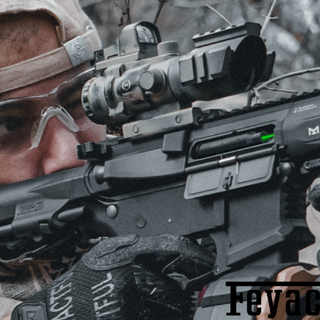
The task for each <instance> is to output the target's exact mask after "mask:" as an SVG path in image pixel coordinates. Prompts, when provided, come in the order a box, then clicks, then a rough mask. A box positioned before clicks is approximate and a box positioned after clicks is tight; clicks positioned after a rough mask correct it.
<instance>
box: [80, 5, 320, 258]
mask: <svg viewBox="0 0 320 320" xmlns="http://www.w3.org/2000/svg"><path fill="white" fill-rule="evenodd" d="M79 1H80V4H81V5H82V6H83V8H84V9H85V11H86V12H87V14H88V15H89V16H90V17H91V19H92V20H93V22H94V23H95V25H96V26H97V28H98V31H99V33H100V36H101V38H102V41H103V45H104V47H107V46H110V45H112V44H113V43H114V42H115V41H116V38H117V37H118V35H119V33H120V31H121V30H122V28H123V26H124V25H126V24H128V22H129V21H130V20H131V22H132V23H133V22H138V21H149V22H154V19H155V17H156V13H157V10H158V7H159V4H160V3H164V5H163V8H162V11H161V14H160V16H159V19H158V22H157V26H158V28H159V30H160V33H161V37H162V40H163V41H167V40H176V41H178V42H179V47H180V51H181V53H182V54H186V53H188V52H189V51H191V50H192V49H193V42H192V36H193V35H195V34H198V33H203V32H206V31H213V30H216V29H218V28H224V27H227V26H228V23H226V22H225V21H224V20H223V19H222V18H221V17H220V16H219V15H218V14H217V13H215V12H214V11H213V10H212V9H210V7H212V8H214V9H215V10H217V11H218V12H219V13H220V14H221V15H223V17H225V18H226V19H227V20H228V21H229V22H231V23H232V24H233V25H242V24H244V23H245V22H257V23H260V24H261V25H264V23H265V17H266V16H267V15H268V13H269V11H270V9H271V8H273V10H272V13H271V16H272V19H271V20H270V21H269V23H268V24H267V26H266V29H265V30H264V32H263V34H262V38H263V39H264V40H265V42H266V45H267V48H268V51H275V52H276V62H275V66H274V72H273V76H272V77H273V78H274V77H277V76H280V75H283V74H285V73H289V72H295V71H298V70H302V69H310V68H315V67H319V66H320V40H319V39H320V5H319V4H320V1H318V0H277V1H276V2H275V5H274V6H273V4H274V0H160V1H159V0H79ZM209 6H210V7H209ZM128 12H129V13H130V15H128ZM129 17H130V20H129ZM319 78H320V72H316V73H305V74H303V75H301V76H295V77H294V78H289V79H286V80H284V81H281V82H279V83H277V84H273V85H272V86H273V87H277V88H281V89H285V90H289V91H291V90H294V91H297V92H302V91H313V90H314V89H315V88H320V80H319ZM291 94H292V93H291V92H289V93H276V92H274V91H269V92H266V91H264V93H262V101H263V100H264V99H276V98H279V97H280V96H284V97H289V96H290V95H291ZM198 104H199V103H198ZM201 104H202V106H203V105H204V107H206V106H208V105H209V106H210V107H211V108H212V107H217V108H225V109H229V110H230V109H233V108H239V107H243V106H244V105H245V104H246V95H238V96H233V97H230V98H225V99H219V100H216V101H211V102H209V103H204V104H203V103H200V105H201ZM319 217H320V216H319ZM319 221H320V220H319ZM319 230H320V223H319ZM318 234H320V232H319V233H318ZM317 240H318V242H319V243H320V238H318V239H317ZM319 246H320V244H317V245H315V246H312V247H310V248H307V249H305V250H304V251H302V254H301V260H302V261H307V262H311V263H316V251H317V247H319Z"/></svg>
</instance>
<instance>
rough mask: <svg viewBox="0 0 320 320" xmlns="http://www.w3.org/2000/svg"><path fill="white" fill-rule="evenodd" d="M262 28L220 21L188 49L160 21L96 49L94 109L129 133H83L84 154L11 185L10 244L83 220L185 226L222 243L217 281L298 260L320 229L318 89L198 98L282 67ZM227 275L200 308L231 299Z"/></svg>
mask: <svg viewBox="0 0 320 320" xmlns="http://www.w3.org/2000/svg"><path fill="white" fill-rule="evenodd" d="M259 31H260V26H259V25H256V24H251V23H248V24H245V25H244V26H242V27H232V28H228V29H225V30H220V31H219V32H215V33H211V32H208V33H205V34H203V35H199V36H197V37H195V38H194V41H195V44H196V49H195V50H193V51H192V52H191V53H189V54H188V55H185V56H180V55H178V52H177V48H176V44H175V43H171V42H169V43H160V38H159V33H158V31H157V29H156V28H155V27H154V26H152V25H151V24H149V23H145V22H143V23H138V24H134V25H131V26H129V27H127V28H125V29H124V32H123V33H122V35H121V36H120V38H119V40H118V42H117V44H116V45H115V46H114V47H112V48H109V49H107V50H104V51H102V52H97V53H96V64H95V66H96V71H97V77H96V78H94V79H92V80H90V81H89V82H88V83H87V84H86V85H85V87H84V89H83V104H84V107H85V109H86V111H87V114H88V116H89V117H90V118H91V119H92V120H94V121H96V122H99V123H109V122H110V121H111V122H125V124H124V126H123V137H117V138H114V139H108V140H106V141H103V142H101V143H98V144H95V143H86V144H84V145H82V146H80V147H79V149H78V154H79V157H80V158H82V159H87V160H89V161H88V163H87V165H85V166H84V167H82V168H75V169H71V170H66V171H63V172H57V173H54V174H52V175H48V176H44V177H40V178H36V179H31V180H28V181H22V182H19V183H16V184H12V185H9V186H6V187H3V188H2V189H1V203H0V214H1V218H2V223H1V227H0V238H1V239H2V245H3V246H5V247H6V248H8V249H9V250H17V249H18V248H19V249H20V250H25V249H28V248H32V247H35V246H41V245H42V244H43V243H45V244H47V243H52V241H56V239H57V238H58V237H65V236H66V234H68V235H70V234H72V233H80V234H82V235H83V236H85V237H97V236H108V237H113V236H117V235H126V234H139V235H160V234H174V235H184V236H188V237H190V238H192V239H195V240H198V241H201V242H202V243H203V244H208V245H209V246H213V247H214V250H215V251H216V254H217V259H216V265H215V268H214V270H212V273H211V274H210V275H208V276H209V277H208V279H210V281H213V280H217V279H218V278H219V277H221V276H223V275H224V274H227V276H228V275H229V274H231V276H230V277H231V278H233V279H237V278H239V279H240V280H241V279H246V280H257V279H260V280H261V279H264V280H268V279H273V277H274V276H275V275H276V274H277V272H278V271H280V270H282V269H283V268H284V266H287V264H285V263H290V264H294V263H296V262H297V261H298V258H297V254H298V250H299V249H301V248H303V247H305V246H307V245H309V244H311V243H312V242H313V237H312V236H311V234H310V233H309V231H308V228H307V226H306V223H305V206H306V205H305V190H306V189H307V187H308V186H309V184H310V183H311V181H312V180H313V179H314V178H315V177H316V176H317V175H318V174H319V168H320V164H319V163H320V160H319V159H318V155H317V151H318V149H319V143H320V140H319V117H320V115H319V102H318V101H319V96H320V93H319V92H318V91H315V92H312V93H308V94H303V95H300V96H294V97H292V98H290V99H287V100H279V101H275V102H270V103H266V104H261V105H255V106H253V107H250V106H248V107H245V108H243V109H241V110H234V111H232V112H226V111H224V110H218V109H210V110H207V111H202V110H201V109H199V108H190V106H191V103H192V102H193V101H195V100H211V99H214V98H220V97H223V96H226V95H230V94H235V93H239V92H243V91H246V90H248V89H250V88H252V87H253V86H254V85H255V84H256V83H257V82H258V81H261V79H267V78H268V77H269V76H270V74H271V69H272V65H273V59H274V54H271V55H267V54H266V49H265V46H264V44H263V41H262V40H261V38H260V37H259ZM158 43H159V44H158ZM157 48H158V49H157ZM266 65H267V66H268V65H269V67H266ZM270 66H271V67H270ZM132 120H134V121H133V122H132ZM130 121H131V122H130ZM257 265H263V266H264V268H261V267H259V268H258V267H256V266H257ZM243 268H245V269H243ZM239 270H240V271H239ZM231 272H233V273H231ZM208 281H209V280H208ZM190 282H192V281H190ZM217 284H219V281H215V282H213V283H212V284H211V285H210V287H209V289H210V290H208V291H207V292H208V293H207V296H205V297H204V299H203V305H202V308H199V310H198V312H197V314H196V317H195V319H206V320H207V319H209V318H210V319H211V317H212V319H213V318H215V317H218V319H220V318H221V317H224V316H225V314H226V312H228V311H230V308H229V306H228V302H227V300H226V299H225V297H226V296H227V295H228V293H226V292H225V291H221V286H220V287H219V285H217ZM187 285H190V284H187ZM215 288H218V289H215ZM224 290H226V289H224ZM227 291H228V288H227ZM249 318H250V317H249Z"/></svg>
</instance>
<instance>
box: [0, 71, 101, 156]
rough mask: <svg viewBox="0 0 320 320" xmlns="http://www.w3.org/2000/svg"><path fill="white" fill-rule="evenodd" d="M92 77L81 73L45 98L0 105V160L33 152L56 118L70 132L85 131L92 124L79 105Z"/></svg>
mask: <svg viewBox="0 0 320 320" xmlns="http://www.w3.org/2000/svg"><path fill="white" fill-rule="evenodd" d="M94 76H95V74H94V70H93V69H90V70H87V71H84V72H82V73H80V74H78V75H76V76H75V77H73V78H71V79H70V80H67V81H65V82H63V83H61V84H60V85H59V86H57V87H56V88H54V89H53V90H52V91H51V92H49V93H47V94H44V95H37V96H29V97H22V98H16V99H11V100H6V101H1V102H0V156H6V155H13V154H17V153H21V152H25V151H27V150H31V149H33V148H36V147H37V146H38V145H39V143H40V141H41V137H42V135H43V133H44V130H45V127H46V124H47V122H48V121H49V119H50V118H51V117H54V116H55V117H57V118H58V119H59V120H60V121H61V122H62V123H63V124H64V125H65V126H66V127H67V128H68V129H69V130H70V131H72V132H78V131H82V130H87V129H88V128H89V127H90V126H91V125H92V124H93V123H92V122H91V121H90V120H89V119H88V117H87V116H86V115H85V112H84V111H83V108H82V104H81V91H82V88H83V86H84V84H85V83H86V82H87V81H88V80H89V79H91V78H93V77H94Z"/></svg>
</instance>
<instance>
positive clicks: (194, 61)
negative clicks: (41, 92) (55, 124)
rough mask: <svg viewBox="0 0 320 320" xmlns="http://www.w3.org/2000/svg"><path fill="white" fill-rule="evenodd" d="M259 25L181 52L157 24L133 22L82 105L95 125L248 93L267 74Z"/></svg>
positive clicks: (201, 38) (207, 38) (199, 39)
mask: <svg viewBox="0 0 320 320" xmlns="http://www.w3.org/2000/svg"><path fill="white" fill-rule="evenodd" d="M260 29H261V26H260V25H259V24H255V23H246V24H245V25H243V26H239V27H230V28H226V29H223V30H218V31H216V32H206V33H204V34H200V35H196V36H194V37H193V41H194V44H195V49H194V50H192V51H191V52H190V53H188V54H186V55H180V53H179V50H178V44H177V42H173V41H168V42H161V40H160V34H159V31H158V29H157V28H156V27H155V26H154V25H153V24H151V23H148V22H140V23H136V24H133V25H129V26H127V27H125V28H124V29H123V31H122V33H121V35H120V37H119V38H118V40H117V43H116V44H115V45H114V46H113V47H110V48H107V49H105V50H104V51H103V52H101V53H100V55H102V53H103V55H102V59H101V57H100V61H97V62H96V64H95V68H96V73H97V77H95V78H93V79H91V80H89V81H88V82H87V84H86V85H85V86H84V89H83V92H82V103H83V107H84V109H85V111H86V113H87V115H88V116H89V118H90V119H91V120H92V121H94V122H96V123H101V124H105V123H108V122H110V121H115V122H117V121H118V122H122V123H124V122H126V121H128V119H130V120H132V119H138V120H139V119H147V118H151V117H153V116H156V115H161V114H164V113H168V112H173V111H178V110H180V109H182V108H185V107H190V106H191V103H192V102H194V101H197V100H204V101H209V100H213V99H217V98H221V97H225V96H229V95H233V94H238V93H241V92H245V91H247V90H249V89H251V88H252V87H253V86H254V85H256V84H257V82H258V81H259V80H260V79H261V77H262V75H263V74H265V73H266V71H265V68H266V61H267V52H266V47H265V44H264V42H263V40H262V39H261V38H260V36H259V33H260ZM105 55H107V58H106V59H105ZM268 72H269V73H270V74H271V71H270V70H269V71H267V73H268Z"/></svg>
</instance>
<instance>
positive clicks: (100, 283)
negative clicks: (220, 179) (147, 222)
mask: <svg viewBox="0 0 320 320" xmlns="http://www.w3.org/2000/svg"><path fill="white" fill-rule="evenodd" d="M214 262H215V256H214V254H213V253H211V252H210V251H208V250H207V249H205V248H203V247H201V246H200V245H198V244H195V243H193V242H191V241H189V240H187V239H185V238H180V237H176V236H169V235H163V236H159V237H139V236H136V235H132V236H127V237H118V238H111V239H106V240H104V241H102V242H100V243H99V244H97V245H96V246H95V247H94V248H93V249H92V250H91V251H90V252H88V253H87V254H85V255H84V257H83V259H82V260H81V261H79V262H78V263H77V264H76V265H75V266H74V267H73V268H72V269H71V270H70V271H68V272H67V273H65V274H64V275H63V276H61V277H60V278H59V279H57V280H56V281H54V282H52V283H51V284H50V285H48V286H47V287H46V288H44V289H43V290H41V291H40V292H38V293H37V294H36V295H34V296H33V297H32V298H30V299H28V300H26V301H25V302H23V303H22V304H20V305H19V306H17V307H16V308H15V309H14V311H13V313H12V316H11V319H12V320H27V319H28V320H29V319H35V320H40V319H41V320H64V319H74V320H94V319H97V320H106V319H122V320H126V319H130V320H134V319H139V320H141V319H142V320H143V319H148V320H160V319H163V320H164V319H192V315H191V314H192V313H193V305H192V298H191V293H190V292H188V291H187V290H182V289H181V287H180V286H179V283H178V282H177V281H176V280H177V279H182V280H183V279H192V278H195V277H197V276H199V275H201V274H205V273H207V272H209V271H211V270H212V269H213V266H214ZM173 279H175V280H173Z"/></svg>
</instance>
